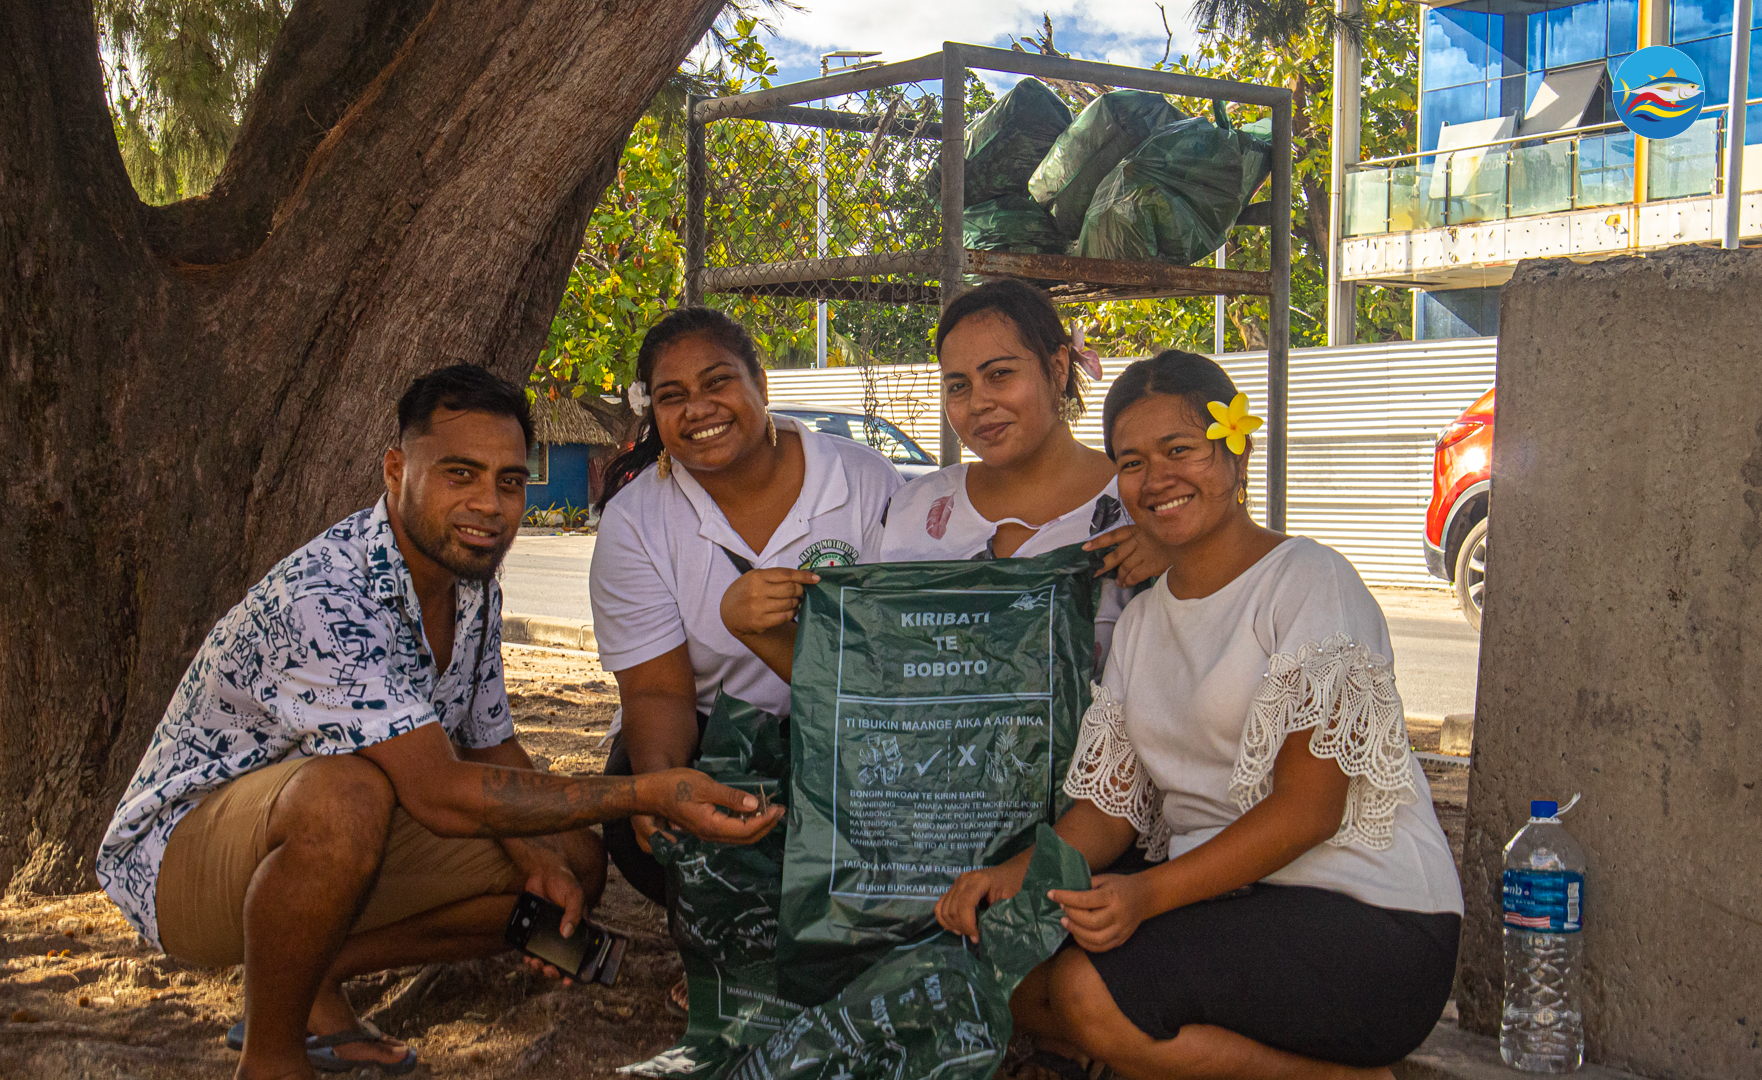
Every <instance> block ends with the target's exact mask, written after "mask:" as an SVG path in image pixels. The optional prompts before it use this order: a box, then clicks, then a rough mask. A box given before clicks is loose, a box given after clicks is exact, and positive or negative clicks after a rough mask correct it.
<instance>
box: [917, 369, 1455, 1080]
mask: <svg viewBox="0 0 1762 1080" xmlns="http://www.w3.org/2000/svg"><path fill="white" fill-rule="evenodd" d="M1258 426H1259V420H1258V419H1257V418H1255V417H1253V416H1251V415H1249V414H1248V408H1247V399H1246V397H1244V396H1242V395H1239V394H1238V393H1237V392H1236V388H1235V386H1234V384H1233V383H1231V381H1230V379H1229V376H1228V375H1226V374H1225V373H1224V371H1223V370H1222V369H1221V368H1219V367H1218V366H1217V365H1216V364H1214V363H1213V362H1211V361H1210V360H1208V359H1206V358H1205V357H1202V356H1197V355H1194V354H1191V353H1182V352H1174V351H1170V352H1165V353H1163V354H1162V355H1160V356H1158V357H1156V358H1154V359H1152V360H1143V361H1139V362H1138V363H1135V364H1133V365H1132V366H1130V367H1128V368H1127V369H1126V371H1125V372H1124V373H1122V374H1121V376H1120V377H1119V379H1117V380H1116V381H1115V383H1114V385H1113V387H1112V388H1111V389H1110V390H1109V392H1108V395H1107V400H1106V404H1105V406H1104V411H1103V428H1104V431H1105V433H1106V440H1107V451H1108V454H1109V456H1110V457H1112V458H1113V459H1114V461H1115V464H1116V466H1117V468H1118V475H1119V490H1120V498H1121V500H1122V501H1123V502H1124V503H1125V506H1126V510H1127V512H1128V513H1130V514H1131V516H1132V519H1133V520H1134V521H1135V522H1137V524H1138V527H1139V528H1140V529H1142V530H1145V531H1146V532H1148V533H1150V534H1151V535H1153V536H1154V537H1155V538H1156V539H1157V540H1158V541H1160V542H1161V543H1162V544H1163V545H1164V546H1165V547H1166V548H1168V549H1169V551H1170V552H1171V553H1172V555H1173V557H1174V562H1173V565H1172V566H1171V568H1170V569H1169V571H1168V572H1167V573H1166V574H1164V575H1163V576H1162V578H1161V579H1160V580H1158V581H1157V583H1156V584H1155V586H1154V587H1153V588H1151V589H1149V590H1148V591H1147V592H1145V593H1144V594H1142V595H1140V596H1138V597H1137V598H1136V599H1134V600H1133V601H1132V602H1131V603H1130V604H1129V605H1128V606H1127V608H1126V610H1125V612H1124V613H1123V614H1122V615H1121V617H1120V620H1119V623H1118V626H1117V628H1116V629H1115V632H1114V640H1113V650H1112V653H1111V655H1110V657H1109V660H1108V664H1107V669H1106V673H1105V675H1104V676H1103V680H1102V684H1101V685H1100V686H1098V687H1097V688H1096V692H1095V703H1094V706H1093V707H1092V708H1091V709H1090V710H1089V712H1088V714H1087V715H1086V716H1085V717H1084V720H1083V730H1082V734H1081V737H1080V740H1079V747H1078V752H1077V755H1076V759H1075V760H1074V761H1073V762H1072V765H1071V770H1070V772H1069V774H1068V775H1067V776H1066V779H1065V791H1066V792H1067V793H1068V794H1069V795H1071V796H1072V797H1073V798H1074V799H1076V800H1077V801H1076V802H1075V804H1074V805H1073V807H1072V809H1071V810H1070V811H1069V812H1068V813H1067V814H1066V815H1065V816H1064V817H1063V818H1062V819H1061V820H1060V821H1059V823H1058V832H1059V834H1060V835H1061V836H1062V837H1064V838H1065V839H1066V840H1067V841H1069V842H1070V843H1071V844H1073V845H1074V846H1075V847H1077V848H1078V850H1080V851H1082V852H1083V854H1084V855H1085V856H1086V857H1087V859H1088V861H1089V864H1090V866H1091V867H1093V868H1096V869H1100V868H1104V867H1107V866H1108V865H1110V864H1111V863H1113V862H1114V860H1115V859H1117V858H1118V857H1119V856H1120V855H1121V854H1122V853H1123V852H1125V851H1126V850H1127V849H1128V848H1129V847H1130V846H1131V845H1132V844H1133V843H1134V842H1135V841H1137V842H1140V843H1143V844H1146V845H1147V846H1148V847H1149V848H1150V849H1151V851H1150V855H1151V857H1152V858H1154V859H1159V860H1160V861H1159V862H1158V863H1157V864H1156V865H1152V866H1151V867H1150V868H1149V869H1146V870H1144V871H1142V872H1140V873H1136V874H1132V875H1129V876H1117V875H1109V874H1098V875H1097V876H1096V877H1095V879H1094V882H1093V885H1092V887H1091V888H1090V889H1089V890H1087V891H1083V892H1056V891H1055V892H1054V893H1052V894H1051V896H1052V899H1053V900H1055V901H1056V902H1058V903H1059V904H1060V905H1062V906H1063V908H1064V912H1065V918H1064V923H1065V926H1066V927H1067V928H1068V929H1069V930H1070V933H1071V937H1072V939H1073V942H1074V944H1075V946H1076V947H1075V948H1066V949H1065V950H1063V951H1062V952H1060V953H1059V954H1058V955H1057V956H1055V957H1054V958H1053V959H1051V960H1049V961H1047V962H1046V963H1045V964H1043V965H1041V966H1040V967H1039V968H1038V969H1036V970H1035V972H1034V973H1033V974H1032V975H1030V976H1029V977H1028V979H1027V980H1026V981H1024V982H1023V983H1022V985H1021V987H1020V988H1019V989H1018V990H1017V991H1016V994H1015V997H1014V998H1013V999H1012V1001H1011V1009H1012V1011H1013V1012H1014V1014H1015V1018H1016V1024H1017V1028H1018V1030H1020V1031H1024V1032H1027V1033H1030V1034H1032V1035H1033V1036H1034V1038H1035V1041H1036V1044H1037V1046H1038V1047H1039V1053H1038V1054H1037V1055H1036V1060H1037V1062H1038V1064H1040V1065H1041V1066H1042V1067H1044V1068H1045V1069H1047V1070H1049V1071H1051V1072H1054V1073H1061V1074H1068V1075H1071V1076H1073V1077H1078V1076H1081V1075H1083V1074H1085V1073H1088V1072H1090V1071H1091V1070H1092V1068H1093V1067H1094V1065H1095V1063H1096V1062H1102V1063H1105V1064H1106V1065H1108V1066H1111V1067H1112V1068H1113V1069H1114V1070H1115V1071H1117V1072H1119V1073H1120V1074H1122V1075H1125V1076H1132V1077H1150V1076H1255V1077H1285V1076H1291V1077H1299V1076H1303V1077H1322V1076H1365V1077H1372V1076H1375V1077H1388V1076H1390V1072H1389V1069H1388V1066H1389V1065H1391V1064H1393V1063H1394V1062H1396V1061H1398V1060H1400V1059H1401V1058H1402V1057H1404V1056H1406V1055H1407V1054H1408V1053H1409V1052H1411V1051H1412V1050H1413V1049H1414V1048H1415V1047H1417V1046H1418V1045H1419V1044H1420V1042H1421V1041H1423V1040H1424V1038H1425V1037H1426V1035H1427V1034H1428V1033H1430V1031H1431V1030H1432V1027H1433V1026H1434V1025H1435V1024H1436V1022H1437V1019H1438V1016H1439V1014H1440V1012H1441V1011H1442V1009H1443V1006H1444V1003H1445V1001H1446V1000H1447V999H1448V997H1449V994H1450V987H1451V980H1452V978H1453V975H1454V971H1455V961H1456V944H1457V935H1458V933H1459V931H1460V928H1461V913H1462V892H1461V886H1460V885H1459V884H1458V881H1457V876H1456V869H1455V864H1454V862H1453V860H1452V858H1451V854H1450V848H1449V845H1448V844H1447V842H1446V841H1445V839H1444V834H1443V831H1442V830H1441V829H1440V828H1439V827H1438V822H1437V818H1436V817H1435V815H1434V814H1433V812H1432V803H1431V794H1430V791H1429V789H1428V787H1427V785H1426V781H1425V776H1424V774H1423V773H1422V772H1421V771H1420V768H1419V765H1418V763H1417V762H1415V761H1414V759H1413V756H1412V753H1411V751H1410V750H1409V747H1408V741H1407V731H1406V725H1405V721H1404V718H1403V715H1402V709H1401V699H1400V696H1399V695H1398V694H1397V693H1396V690H1395V679H1394V674H1393V671H1392V668H1391V650H1390V645H1389V631H1388V625H1387V623H1386V621H1385V620H1384V618H1383V613H1382V610H1381V609H1380V608H1379V607H1378V606H1377V602H1376V600H1375V599H1374V598H1373V597H1372V596H1371V594H1370V592H1369V590H1368V589H1366V588H1365V586H1364V583H1363V581H1361V580H1360V579H1359V577H1358V574H1357V573H1356V572H1355V571H1354V570H1353V568H1352V564H1351V563H1349V562H1347V561H1346V559H1345V558H1344V557H1343V556H1341V555H1340V554H1339V553H1338V552H1336V551H1333V550H1332V549H1330V548H1327V547H1324V546H1322V545H1321V544H1318V543H1316V542H1314V541H1313V540H1308V539H1306V538H1304V537H1298V536H1284V535H1281V534H1279V533H1275V532H1272V531H1271V530H1268V529H1264V528H1261V527H1260V526H1259V525H1257V524H1255V523H1254V521H1253V519H1252V518H1250V517H1249V515H1248V511H1247V487H1248V457H1249V454H1250V453H1251V451H1252V441H1251V435H1252V432H1253V431H1254V430H1255V429H1256V428H1257V427H1258ZM1029 854H1030V853H1027V852H1024V853H1023V854H1022V855H1021V856H1019V857H1018V858H1016V859H1013V860H1011V861H1010V862H1008V863H1005V864H1003V865H1001V866H998V867H994V868H989V869H984V870H978V871H974V872H972V873H969V874H966V875H964V876H962V877H961V878H960V879H959V880H958V881H957V882H956V884H955V886H954V887H953V888H952V889H951V890H950V891H949V892H948V893H947V894H946V895H944V896H943V897H942V899H941V900H940V901H939V902H938V904H937V909H936V910H937V917H938V918H939V919H940V920H941V922H942V924H943V925H944V926H945V927H947V928H948V929H950V930H952V931H955V932H958V933H961V934H967V935H974V934H976V933H977V929H978V927H977V912H978V909H979V908H980V907H981V906H982V905H983V904H985V903H987V902H995V901H997V900H1000V899H1002V898H1004V897H1007V896H1010V895H1012V894H1013V893H1014V892H1016V891H1017V890H1018V889H1019V888H1020V887H1021V881H1022V874H1023V871H1024V869H1025V867H1026V863H1027V860H1028V858H1029Z"/></svg>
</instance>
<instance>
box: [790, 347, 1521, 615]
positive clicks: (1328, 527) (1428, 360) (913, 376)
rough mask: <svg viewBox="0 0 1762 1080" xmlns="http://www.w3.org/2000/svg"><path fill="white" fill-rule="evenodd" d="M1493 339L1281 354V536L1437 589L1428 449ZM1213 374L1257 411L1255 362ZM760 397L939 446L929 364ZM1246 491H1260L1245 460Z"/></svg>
mask: <svg viewBox="0 0 1762 1080" xmlns="http://www.w3.org/2000/svg"><path fill="white" fill-rule="evenodd" d="M1497 344H1498V339H1496V338H1468V339H1461V340H1452V341H1403V342H1394V343H1391V344H1385V345H1354V346H1346V347H1342V348H1337V349H1297V350H1293V351H1292V353H1291V374H1290V380H1291V421H1290V422H1291V427H1290V435H1291V438H1290V502H1289V506H1288V507H1287V519H1288V524H1289V528H1290V531H1291V532H1293V533H1301V534H1302V535H1304V536H1309V537H1313V538H1314V539H1316V540H1318V541H1320V542H1322V543H1324V544H1327V545H1329V546H1331V547H1334V548H1338V549H1339V550H1340V551H1342V552H1344V553H1345V555H1346V556H1347V557H1348V558H1350V559H1351V560H1352V563H1353V565H1355V566H1356V567H1358V572H1359V573H1360V574H1362V575H1364V579H1365V580H1366V581H1368V582H1370V583H1371V584H1373V585H1420V586H1429V585H1439V584H1441V583H1440V582H1439V581H1438V580H1437V579H1436V578H1433V577H1431V576H1430V575H1428V574H1427V573H1426V569H1425V559H1424V556H1423V555H1422V553H1421V549H1420V535H1421V530H1422V529H1423V528H1424V526H1425V511H1426V503H1427V501H1428V500H1430V499H1431V494H1432V441H1433V440H1434V439H1435V438H1436V437H1437V434H1438V432H1439V430H1441V429H1442V428H1443V427H1444V425H1446V424H1448V423H1449V422H1450V421H1452V420H1454V419H1456V416H1457V414H1458V413H1460V412H1461V411H1462V410H1463V409H1464V408H1466V407H1467V406H1468V405H1469V404H1470V403H1471V402H1473V401H1474V399H1475V398H1477V397H1479V396H1480V395H1481V394H1483V393H1485V392H1486V390H1487V388H1488V387H1490V386H1492V385H1493V357H1494V353H1495V350H1496V346H1497ZM1129 363H1131V360H1130V359H1111V360H1104V361H1102V376H1103V378H1102V380H1101V382H1100V383H1098V384H1097V385H1095V386H1094V387H1091V388H1090V394H1089V400H1088V404H1089V414H1088V415H1087V416H1085V417H1084V418H1083V420H1081V421H1080V422H1079V423H1078V424H1077V427H1076V433H1077V437H1078V438H1080V439H1082V440H1083V441H1084V442H1086V443H1089V444H1090V445H1092V446H1096V447H1100V446H1101V401H1102V398H1103V397H1104V396H1105V395H1106V393H1107V388H1108V387H1109V386H1111V385H1112V384H1113V380H1114V378H1115V376H1117V375H1118V374H1119V373H1120V371H1121V370H1122V369H1123V368H1124V367H1125V366H1126V365H1127V364H1129ZM1222 363H1223V365H1224V368H1225V369H1226V370H1228V371H1229V373H1230V377H1231V378H1232V379H1234V380H1235V381H1236V385H1237V387H1238V388H1239V389H1241V390H1242V391H1243V392H1244V393H1246V394H1247V395H1248V397H1249V400H1250V401H1252V402H1253V404H1254V408H1255V410H1256V411H1257V412H1262V411H1264V408H1265V405H1266V354H1265V353H1264V352H1254V353H1230V354H1228V355H1226V356H1224V357H1223V358H1222ZM767 375H768V376H769V379H770V387H771V398H772V400H774V401H780V402H781V401H793V402H801V403H803V404H827V405H842V406H845V407H846V408H855V409H865V410H867V411H871V412H873V413H875V414H876V415H878V416H882V417H885V418H886V419H888V420H891V421H892V422H894V423H895V424H898V425H899V426H900V427H901V428H904V429H905V431H906V432H907V433H908V434H910V435H911V436H912V438H914V439H916V440H918V442H919V443H921V444H922V445H923V446H924V448H925V449H927V450H929V451H930V452H931V453H932V454H934V453H935V452H936V446H937V442H938V439H939V437H940V424H941V421H940V417H939V413H938V409H939V404H938V401H939V392H938V390H937V380H936V368H935V366H934V365H930V364H896V365H877V366H874V367H869V368H855V367H845V368H825V369H820V370H812V369H807V370H803V369H795V370H777V371H771V372H768V373H767ZM1249 490H1250V492H1251V493H1254V494H1257V493H1261V492H1264V491H1265V490H1266V487H1265V471H1264V468H1263V467H1262V462H1261V459H1260V456H1259V455H1256V457H1255V466H1254V474H1253V478H1252V480H1251V482H1250V489H1249Z"/></svg>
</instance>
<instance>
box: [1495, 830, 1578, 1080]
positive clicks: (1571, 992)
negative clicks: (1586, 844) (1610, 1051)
mask: <svg viewBox="0 0 1762 1080" xmlns="http://www.w3.org/2000/svg"><path fill="white" fill-rule="evenodd" d="M1576 802H1578V796H1576V795H1574V796H1573V798H1572V802H1570V803H1567V804H1566V808H1567V809H1568V810H1570V809H1572V804H1573V803H1576ZM1560 814H1561V810H1560V808H1559V804H1558V803H1554V802H1550V801H1545V800H1537V801H1535V802H1532V803H1530V820H1529V824H1527V825H1525V826H1524V827H1523V828H1522V829H1520V830H1519V831H1518V833H1517V835H1516V836H1514V837H1512V838H1511V843H1509V844H1506V845H1505V882H1504V885H1505V888H1504V893H1505V897H1504V909H1505V1010H1504V1014H1503V1016H1502V1017H1501V1019H1500V1023H1499V1055H1500V1056H1501V1057H1503V1058H1504V1059H1505V1064H1507V1065H1510V1066H1511V1067H1512V1068H1514V1069H1522V1070H1523V1071H1524V1072H1536V1073H1569V1072H1573V1071H1574V1070H1576V1069H1577V1068H1578V1067H1579V1066H1580V1065H1581V1064H1582V1063H1583V1062H1584V1058H1585V1028H1584V1013H1583V1011H1582V1010H1581V1007H1580V995H1579V979H1580V971H1581V964H1582V958H1583V950H1584V946H1583V940H1584V935H1583V930H1584V919H1583V916H1584V903H1585V853H1584V849H1583V848H1581V847H1579V846H1578V841H1576V840H1574V839H1573V838H1572V834H1571V833H1568V832H1567V831H1566V829H1565V828H1564V827H1562V826H1561V824H1560Z"/></svg>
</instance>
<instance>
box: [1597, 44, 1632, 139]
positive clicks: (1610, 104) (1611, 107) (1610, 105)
mask: <svg viewBox="0 0 1762 1080" xmlns="http://www.w3.org/2000/svg"><path fill="white" fill-rule="evenodd" d="M1632 55H1633V54H1632V53H1622V54H1621V55H1620V56H1611V57H1610V58H1609V87H1608V89H1609V97H1610V98H1611V99H1613V98H1614V97H1615V92H1616V91H1617V90H1619V89H1621V84H1620V83H1618V82H1616V81H1615V73H1616V72H1617V71H1620V70H1621V63H1622V61H1624V60H1626V59H1627V58H1628V57H1630V56H1632ZM1603 106H1604V109H1603V112H1604V115H1605V116H1606V117H1607V118H1608V119H1609V121H1610V122H1612V123H1613V122H1614V121H1615V120H1617V119H1619V118H1618V117H1617V116H1616V114H1615V102H1614V101H1613V100H1610V101H1605V102H1604V103H1603Z"/></svg>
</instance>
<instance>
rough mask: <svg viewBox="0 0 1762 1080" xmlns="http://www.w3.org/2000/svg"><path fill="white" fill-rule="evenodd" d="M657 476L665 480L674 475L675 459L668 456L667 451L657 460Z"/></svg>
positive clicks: (662, 452)
mask: <svg viewBox="0 0 1762 1080" xmlns="http://www.w3.org/2000/svg"><path fill="white" fill-rule="evenodd" d="M655 475H656V476H658V477H660V478H661V479H663V480H665V479H667V478H668V477H670V476H672V475H673V459H672V458H670V457H668V456H667V451H665V450H663V451H661V456H660V457H658V458H656V459H655Z"/></svg>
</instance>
